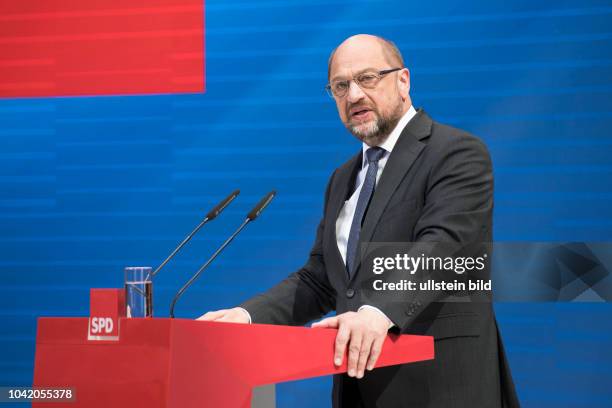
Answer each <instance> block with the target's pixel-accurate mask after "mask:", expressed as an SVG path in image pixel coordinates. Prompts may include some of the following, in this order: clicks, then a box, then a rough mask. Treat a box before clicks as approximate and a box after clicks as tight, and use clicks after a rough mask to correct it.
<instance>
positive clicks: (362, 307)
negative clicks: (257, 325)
mask: <svg viewBox="0 0 612 408" xmlns="http://www.w3.org/2000/svg"><path fill="white" fill-rule="evenodd" d="M361 309H372V310H376V311H377V312H378V313H380V314H381V315H383V316H384V317H385V319H387V321H388V322H389V327H388V328H387V329H390V328H392V327H393V326H395V324H393V322H392V321H391V319H389V318H388V317H387V315H386V314H384V312H383V311H382V310H380V309H379V308H377V307H375V306H370V305H363V306H361V307H360V308H359V309H357V311H358V312H359V311H360V310H361ZM245 312H246V310H245ZM247 313H248V312H247ZM249 318H250V316H249Z"/></svg>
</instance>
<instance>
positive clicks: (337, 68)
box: [330, 37, 409, 146]
mask: <svg viewBox="0 0 612 408" xmlns="http://www.w3.org/2000/svg"><path fill="white" fill-rule="evenodd" d="M391 68H400V67H395V66H393V67H392V66H390V64H389V62H388V60H387V58H385V55H384V52H383V49H382V47H381V45H380V43H378V42H377V41H375V40H373V39H370V38H367V37H366V38H351V39H349V40H347V41H345V42H344V43H343V44H342V45H340V47H338V49H337V50H336V53H335V55H334V58H333V61H332V65H331V67H330V83H334V81H337V80H351V79H352V78H354V77H359V75H360V74H363V73H365V72H373V73H378V72H379V71H382V70H387V69H391ZM408 86H409V85H408V72H407V70H404V71H396V72H392V73H389V74H386V75H384V76H383V77H382V79H381V80H380V81H379V82H378V83H377V85H376V87H375V88H373V89H366V88H365V87H360V86H358V85H357V84H356V83H355V81H350V82H349V88H348V91H347V92H346V94H345V95H344V96H343V97H338V96H335V97H334V99H335V101H336V106H337V108H338V114H339V115H340V119H341V120H342V122H343V123H344V125H345V126H346V128H347V129H348V130H349V131H350V132H351V133H352V134H353V135H354V136H355V137H357V138H358V139H359V140H362V141H363V142H365V143H367V144H368V145H370V146H376V145H379V144H381V143H382V142H383V141H384V140H385V139H386V138H387V136H388V135H389V133H390V132H391V131H392V130H393V128H394V127H395V125H396V124H397V122H398V121H399V119H400V118H401V117H402V115H403V113H404V107H405V104H404V101H405V98H407V97H408V93H407V92H408ZM403 94H404V95H405V97H403ZM408 106H409V105H408Z"/></svg>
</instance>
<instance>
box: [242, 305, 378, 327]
mask: <svg viewBox="0 0 612 408" xmlns="http://www.w3.org/2000/svg"><path fill="white" fill-rule="evenodd" d="M236 309H240V310H242V311H243V312H244V313H246V315H247V316H248V317H249V324H251V323H253V320H251V314H250V313H249V311H248V310H246V309H245V308H244V307H237V308H236ZM380 313H382V312H380Z"/></svg>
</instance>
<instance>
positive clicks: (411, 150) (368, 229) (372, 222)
mask: <svg viewBox="0 0 612 408" xmlns="http://www.w3.org/2000/svg"><path fill="white" fill-rule="evenodd" d="M431 125H432V120H431V118H430V117H429V116H428V115H427V114H426V113H425V112H424V111H423V110H421V109H419V110H418V112H417V114H416V115H415V117H414V118H412V120H411V121H410V122H408V124H407V125H406V127H405V128H404V130H403V131H402V133H401V135H400V137H399V139H398V141H397V144H396V145H395V147H394V148H393V151H392V152H391V155H390V156H389V160H388V161H387V164H386V166H385V169H384V171H383V174H382V175H381V177H380V180H379V181H378V185H377V186H376V190H375V191H374V195H373V196H372V201H371V202H370V206H369V208H368V211H367V213H366V217H365V219H364V221H363V227H362V228H361V234H360V237H359V242H360V245H361V244H362V243H364V242H366V243H367V242H369V241H370V239H371V238H372V235H373V234H374V230H375V229H376V226H377V225H378V221H379V220H380V217H381V215H382V213H383V212H384V210H385V208H386V207H387V204H388V203H389V200H390V199H391V196H392V195H393V193H394V192H395V190H397V188H398V186H399V185H400V183H401V181H402V180H403V178H404V176H405V175H406V173H407V172H408V170H409V169H410V167H412V165H413V164H414V162H415V160H416V159H417V157H418V156H419V154H420V153H421V150H423V148H424V147H425V144H424V143H423V142H421V140H422V139H424V138H426V137H428V136H429V135H430V134H431ZM366 250H367V248H366ZM356 262H357V265H356V267H355V274H354V275H353V278H354V277H355V276H356V275H357V273H358V270H359V266H360V264H361V256H358V257H357V259H356Z"/></svg>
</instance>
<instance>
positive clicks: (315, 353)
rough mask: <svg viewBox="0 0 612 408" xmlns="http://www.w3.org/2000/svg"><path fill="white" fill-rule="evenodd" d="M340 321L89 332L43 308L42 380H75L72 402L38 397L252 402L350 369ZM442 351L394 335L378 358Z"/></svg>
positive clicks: (165, 324) (130, 323)
mask: <svg viewBox="0 0 612 408" xmlns="http://www.w3.org/2000/svg"><path fill="white" fill-rule="evenodd" d="M336 332H337V330H335V329H320V328H315V329H311V328H307V327H289V326H273V325H261V324H251V325H246V324H234V323H217V322H203V321H195V320H185V319H157V318H146V319H128V318H121V319H119V339H118V340H116V341H102V342H101V341H92V340H88V336H87V333H88V319H87V318H39V319H38V333H37V338H36V358H35V367H34V386H35V387H71V388H73V389H74V390H75V395H76V400H75V401H73V402H34V403H33V404H32V406H33V407H34V408H36V407H40V408H43V407H48V408H50V407H71V408H81V407H83V408H84V407H87V408H98V407H100V408H101V407H113V408H121V407H126V408H128V407H129V408H136V407H147V408H153V407H159V408H170V407H171V408H179V407H180V408H191V407H193V408H195V407H198V408H204V407H228V408H233V407H235V408H247V407H250V406H251V398H252V390H253V388H254V387H258V386H263V385H268V384H274V383H278V382H283V381H292V380H298V379H304V378H310V377H316V376H322V375H328V374H338V373H343V372H346V369H347V367H346V358H345V361H344V362H343V365H342V366H341V367H335V366H334V365H333V353H334V341H335V336H336ZM433 357H434V350H433V339H432V337H429V336H412V335H389V336H388V338H387V339H386V340H385V344H384V346H383V352H382V354H381V356H380V358H379V360H378V363H377V365H376V366H377V367H381V366H387V365H393V364H402V363H411V362H416V361H423V360H428V359H432V358H433Z"/></svg>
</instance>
